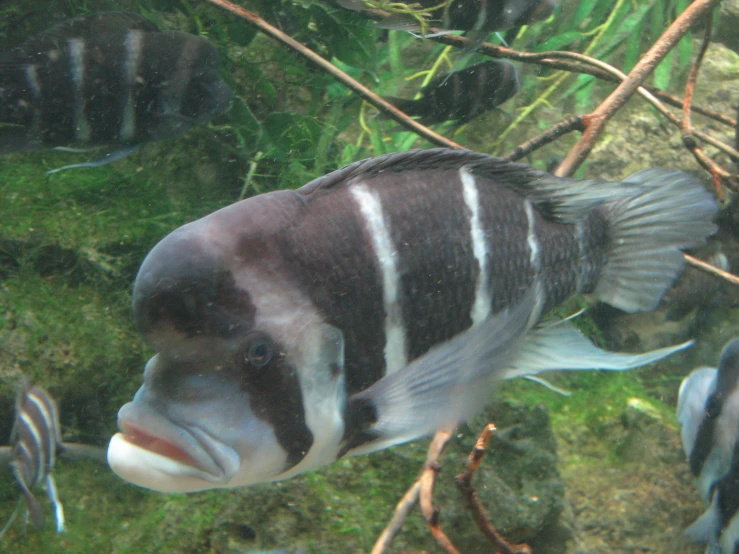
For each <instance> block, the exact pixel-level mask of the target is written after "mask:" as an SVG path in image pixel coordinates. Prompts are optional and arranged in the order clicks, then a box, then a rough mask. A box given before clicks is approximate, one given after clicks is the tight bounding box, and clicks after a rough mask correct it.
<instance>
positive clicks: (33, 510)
mask: <svg viewBox="0 0 739 554" xmlns="http://www.w3.org/2000/svg"><path fill="white" fill-rule="evenodd" d="M10 443H11V446H12V458H13V461H12V462H11V467H12V469H13V475H14V476H15V480H16V482H17V483H18V486H19V487H20V489H21V492H22V493H23V498H24V499H25V505H26V515H27V517H28V518H29V519H30V520H31V523H32V524H33V526H34V527H35V528H36V529H41V528H42V527H43V525H44V513H43V510H42V509H41V505H40V504H39V502H38V500H36V497H35V496H34V494H33V489H34V488H36V487H37V486H38V485H39V484H41V483H44V484H45V485H46V491H47V494H48V495H49V500H51V503H52V505H53V506H54V513H55V516H56V530H57V532H58V533H62V532H64V508H63V506H62V503H61V501H60V500H59V495H58V494H57V490H56V483H55V482H54V476H53V475H52V474H51V472H52V470H53V469H54V461H55V459H56V455H57V451H58V450H60V449H61V447H62V436H61V430H60V426H59V412H58V410H57V407H56V402H54V399H53V398H52V397H51V396H50V395H49V393H47V392H46V391H45V390H44V389H42V388H40V387H37V386H32V385H31V384H30V383H28V382H24V383H23V385H22V388H21V390H20V391H19V393H18V397H17V399H16V404H15V422H14V424H13V431H12V434H11V439H10ZM16 513H17V510H16ZM14 518H15V514H13V516H12V517H11V519H10V521H9V522H8V523H7V524H6V526H5V529H3V531H2V533H4V532H5V530H6V529H7V528H8V526H9V525H10V523H12V520H13V519H14ZM2 533H0V536H2Z"/></svg>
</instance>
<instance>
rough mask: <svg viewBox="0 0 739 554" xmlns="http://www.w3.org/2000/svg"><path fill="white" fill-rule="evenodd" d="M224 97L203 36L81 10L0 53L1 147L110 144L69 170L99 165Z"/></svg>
mask: <svg viewBox="0 0 739 554" xmlns="http://www.w3.org/2000/svg"><path fill="white" fill-rule="evenodd" d="M230 102H231V91H230V90H229V88H228V87H227V86H226V84H225V83H224V82H223V81H222V80H221V78H220V76H219V75H218V52H217V51H216V49H215V48H214V47H213V45H212V44H211V43H210V42H208V41H207V40H205V39H203V38H201V37H197V36H194V35H190V34H188V33H184V32H181V31H160V30H159V28H158V27H157V26H156V25H154V24H153V23H151V22H150V21H149V20H147V19H146V18H144V17H141V16H139V15H135V14H127V13H95V14H90V15H85V16H82V17H78V18H75V19H71V20H69V21H66V22H63V23H61V24H59V25H57V26H55V27H53V28H51V29H49V30H47V31H45V32H43V33H41V34H39V35H37V36H35V37H33V38H31V39H29V40H28V41H26V42H25V43H23V44H21V45H20V46H18V47H16V48H14V49H13V50H10V51H8V52H5V53H3V54H0V154H7V153H11V152H22V151H29V150H37V149H42V148H54V147H62V148H69V147H73V148H81V149H90V148H94V147H100V146H105V147H109V148H111V149H112V150H113V152H112V153H110V154H108V155H107V156H104V157H102V158H101V159H100V160H99V161H97V162H91V163H89V164H77V165H74V166H67V167H89V166H95V165H102V164H104V163H109V162H110V161H114V160H116V159H119V158H121V157H123V156H124V155H127V154H129V153H130V152H132V151H134V150H135V149H137V148H138V147H140V146H142V145H143V144H145V143H147V142H151V141H155V140H163V139H167V138H170V137H174V136H177V135H180V134H182V133H184V132H185V131H187V130H188V129H190V128H191V127H193V126H195V125H199V124H201V123H204V122H206V121H208V120H209V119H211V118H213V117H215V116H216V115H218V114H220V113H222V112H224V111H225V110H226V109H228V107H229V106H230ZM67 167H65V168H61V169H66V168H67Z"/></svg>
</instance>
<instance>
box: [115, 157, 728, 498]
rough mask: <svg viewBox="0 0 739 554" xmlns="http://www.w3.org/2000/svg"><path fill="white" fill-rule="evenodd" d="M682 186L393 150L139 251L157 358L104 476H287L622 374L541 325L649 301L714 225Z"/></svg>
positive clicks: (685, 178)
mask: <svg viewBox="0 0 739 554" xmlns="http://www.w3.org/2000/svg"><path fill="white" fill-rule="evenodd" d="M716 210H717V204H716V202H715V200H714V199H713V197H712V196H711V195H710V194H709V193H708V192H707V191H706V190H705V189H704V188H703V186H702V185H701V184H700V183H699V182H697V181H696V180H695V179H694V178H693V177H691V176H689V175H686V174H684V173H678V172H670V171H662V170H656V169H650V170H645V171H641V172H639V173H637V174H635V175H633V176H631V177H629V178H627V179H626V180H624V181H623V182H621V183H608V182H604V181H579V180H573V179H561V178H557V177H554V176H552V175H549V174H546V173H543V172H540V171H536V170H534V169H532V168H530V167H528V166H526V165H520V164H514V163H510V162H506V161H504V160H500V159H497V158H493V157H491V156H487V155H484V154H476V153H472V152H463V151H453V150H445V149H436V150H417V151H409V152H403V153H398V154H389V155H386V156H382V157H379V158H374V159H369V160H364V161H360V162H357V163H354V164H352V165H349V166H347V167H345V168H343V169H340V170H338V171H335V172H333V173H331V174H329V175H326V176H325V177H322V178H319V179H316V180H315V181H313V182H311V183H309V184H307V185H305V186H304V187H302V188H300V189H298V190H297V191H295V190H283V191H277V192H270V193H267V194H262V195H259V196H255V197H253V198H249V199H247V200H244V201H242V202H239V203H236V204H233V205H231V206H228V207H226V208H223V209H222V210H219V211H217V212H215V213H213V214H211V215H209V216H207V217H205V218H203V219H200V220H199V221H195V222H193V223H190V224H188V225H185V226H183V227H181V228H179V229H177V230H175V231H174V232H173V233H171V234H170V235H169V236H167V237H166V238H164V239H163V240H162V241H161V242H160V243H159V244H157V245H156V246H155V247H154V249H153V250H152V251H151V252H150V253H149V255H148V256H147V257H146V259H145V260H144V262H143V264H142V266H141V268H140V270H139V273H138V276H137V278H136V283H135V285H134V293H133V313H134V321H135V324H136V327H137V329H138V331H139V332H140V333H141V334H142V336H143V338H144V340H145V341H146V342H147V344H148V345H149V346H150V347H151V348H153V349H154V350H155V351H156V352H157V354H156V355H155V356H154V357H152V358H151V359H150V360H149V362H148V363H147V364H146V368H145V370H144V383H143V385H142V387H141V388H140V389H139V391H138V392H137V393H136V395H135V397H134V400H133V402H131V403H129V404H126V405H125V406H123V407H122V408H121V410H120V411H119V414H118V424H119V428H120V433H118V434H116V435H115V436H114V437H113V438H112V440H111V442H110V445H109V447H108V461H109V463H110V465H111V467H112V469H113V470H114V471H115V472H116V473H118V474H119V475H120V476H122V477H123V478H124V479H127V480H129V481H131V482H133V483H136V484H138V485H141V486H144V487H148V488H152V489H155V490H160V491H167V492H185V491H194V490H202V489H207V488H215V487H235V486H241V485H248V484H251V483H257V482H261V481H270V480H276V479H285V478H288V477H290V476H292V475H295V474H298V473H301V472H303V471H307V470H310V469H314V468H317V467H320V466H322V465H325V464H328V463H331V462H332V461H334V460H336V459H337V458H339V457H341V456H344V455H353V454H361V453H365V452H370V451H373V450H377V449H381V448H385V447H387V446H390V445H393V444H398V443H400V442H404V441H408V440H412V439H414V438H417V437H420V436H423V435H425V434H429V433H432V432H434V431H435V430H436V429H439V428H441V427H445V426H448V425H454V424H457V423H459V422H460V421H462V420H464V419H465V418H467V417H469V416H470V415H472V414H473V413H475V411H477V410H478V409H480V408H481V407H482V406H484V405H485V403H486V402H488V401H489V400H490V393H491V388H492V387H493V385H494V384H495V383H496V382H498V381H500V380H501V379H508V378H513V377H517V376H525V375H532V374H536V373H539V372H541V371H547V370H552V369H591V368H600V369H628V368H631V367H636V366H639V365H643V364H646V363H650V362H653V361H655V360H657V359H660V358H663V357H664V356H666V355H668V354H670V353H672V352H675V351H677V350H679V349H681V348H684V347H686V346H687V344H683V345H677V346H675V347H669V348H664V349H660V350H656V351H653V352H647V353H645V354H619V353H611V352H606V351H604V350H601V349H599V348H597V347H596V346H595V345H593V344H592V343H591V342H590V341H588V340H587V339H585V338H584V337H583V336H582V335H580V334H579V333H578V332H577V331H576V330H575V329H574V327H572V326H571V325H570V324H569V323H567V322H554V321H551V320H544V323H541V324H540V323H539V322H540V320H541V318H542V315H543V314H545V313H547V312H548V311H550V310H551V309H552V308H554V307H555V306H557V305H559V304H560V303H562V302H563V301H564V300H566V299H567V298H569V297H571V296H573V295H582V294H589V295H591V296H593V297H594V298H596V299H598V300H601V301H604V302H608V303H610V304H612V305H613V306H616V307H618V308H621V309H623V310H626V311H629V312H635V311H640V310H652V309H654V308H655V307H656V306H657V304H658V302H659V300H660V298H661V296H662V295H663V294H664V291H665V290H666V289H667V288H668V287H669V286H670V285H671V283H672V282H673V281H674V279H675V278H676V276H677V275H678V273H679V272H680V271H681V269H682V267H683V264H684V260H683V254H682V252H681V250H680V249H681V248H687V247H691V246H696V245H699V244H702V243H703V242H704V241H705V239H706V237H707V236H709V235H710V234H712V233H713V232H714V231H715V225H714V224H713V223H712V222H711V220H712V218H713V216H714V214H715V212H716Z"/></svg>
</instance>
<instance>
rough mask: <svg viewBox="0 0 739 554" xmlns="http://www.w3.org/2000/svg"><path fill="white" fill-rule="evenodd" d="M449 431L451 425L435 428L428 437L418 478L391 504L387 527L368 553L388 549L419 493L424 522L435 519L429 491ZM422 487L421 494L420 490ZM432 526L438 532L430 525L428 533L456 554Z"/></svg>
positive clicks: (449, 436) (450, 434) (449, 542)
mask: <svg viewBox="0 0 739 554" xmlns="http://www.w3.org/2000/svg"><path fill="white" fill-rule="evenodd" d="M452 431H453V429H451V428H450V429H442V430H439V431H437V432H436V434H435V435H434V438H433V439H432V440H431V444H430V445H429V449H428V452H427V454H426V461H425V462H424V464H423V469H422V470H421V473H420V475H419V476H418V479H416V480H415V482H414V483H413V484H412V485H411V486H410V488H409V489H408V491H407V492H406V493H405V495H403V498H402V499H401V500H400V502H398V505H397V506H396V507H395V512H394V513H393V517H392V519H391V520H390V522H389V523H388V524H387V526H385V529H384V530H383V531H382V533H381V534H380V536H379V537H378V539H377V541H376V542H375V545H374V546H373V548H372V554H384V553H385V552H387V549H388V548H390V543H391V541H392V540H393V538H395V535H397V534H398V532H399V531H400V529H401V527H402V526H403V524H404V523H405V520H406V517H407V516H408V514H409V513H410V511H411V510H412V509H413V506H415V504H416V502H417V501H418V500H419V496H420V497H421V510H422V512H423V514H424V517H426V521H428V522H429V526H431V519H433V518H438V511H436V509H435V508H434V507H433V504H432V503H431V496H430V494H431V493H432V492H433V487H434V480H435V478H436V473H438V471H439V458H440V457H441V454H442V452H444V448H445V447H446V445H447V443H448V442H449V439H450V438H451V436H452ZM424 490H425V493H424V492H423V491H424ZM424 494H425V496H424ZM427 514H428V517H427ZM434 514H436V515H434ZM436 529H437V530H438V532H440V533H441V534H440V535H438V536H437V534H436V533H435V531H434V527H433V526H431V532H432V533H433V534H434V537H435V538H436V540H437V541H439V540H440V537H441V541H444V539H446V543H447V544H446V546H450V547H451V550H449V549H446V548H445V549H446V551H447V552H450V553H454V554H459V551H458V550H457V549H456V548H454V546H453V545H452V544H451V541H449V539H448V538H446V535H444V533H443V531H441V529H439V528H438V525H437V526H436ZM439 544H441V545H442V547H445V544H444V543H443V542H439Z"/></svg>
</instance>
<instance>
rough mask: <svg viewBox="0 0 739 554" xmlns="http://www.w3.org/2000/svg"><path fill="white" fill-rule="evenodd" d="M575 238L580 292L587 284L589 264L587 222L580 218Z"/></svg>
mask: <svg viewBox="0 0 739 554" xmlns="http://www.w3.org/2000/svg"><path fill="white" fill-rule="evenodd" d="M575 240H576V241H577V259H578V264H579V267H578V269H577V292H576V293H575V294H580V293H581V292H582V290H583V286H584V285H585V283H584V280H585V275H584V273H585V272H586V271H587V265H586V263H585V222H584V221H582V220H580V221H578V222H577V223H576V224H575Z"/></svg>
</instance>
